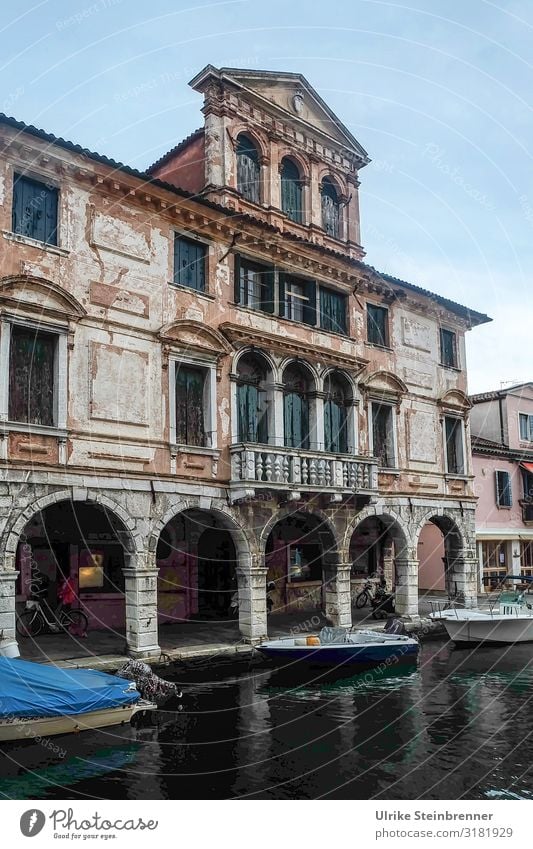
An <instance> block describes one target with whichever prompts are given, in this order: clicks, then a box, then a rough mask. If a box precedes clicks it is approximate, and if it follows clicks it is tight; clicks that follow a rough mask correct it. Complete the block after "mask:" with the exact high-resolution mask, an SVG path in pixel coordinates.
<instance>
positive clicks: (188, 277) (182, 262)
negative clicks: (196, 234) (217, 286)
mask: <svg viewBox="0 0 533 849" xmlns="http://www.w3.org/2000/svg"><path fill="white" fill-rule="evenodd" d="M206 255H207V248H206V246H205V245H202V243H201V242H195V241H193V240H192V239H185V238H184V237H183V236H178V235H176V236H175V238H174V283H177V284H178V285H179V286H187V287H188V288H189V289H196V290H197V291H198V292H204V291H205V260H206Z"/></svg>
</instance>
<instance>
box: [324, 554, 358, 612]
mask: <svg viewBox="0 0 533 849" xmlns="http://www.w3.org/2000/svg"><path fill="white" fill-rule="evenodd" d="M350 572H351V564H350V563H339V564H331V565H330V566H325V567H324V583H325V597H326V616H327V618H328V619H331V621H332V622H333V624H334V625H338V626H339V627H340V628H351V627H352V597H351V585H350Z"/></svg>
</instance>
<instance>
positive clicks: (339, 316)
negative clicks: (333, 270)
mask: <svg viewBox="0 0 533 849" xmlns="http://www.w3.org/2000/svg"><path fill="white" fill-rule="evenodd" d="M320 327H321V328H322V329H323V330H331V331H333V332H334V333H346V295H344V294H342V292H334V291H332V289H324V288H323V287H320Z"/></svg>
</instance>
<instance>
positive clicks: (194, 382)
mask: <svg viewBox="0 0 533 849" xmlns="http://www.w3.org/2000/svg"><path fill="white" fill-rule="evenodd" d="M204 384H205V372H203V371H202V370H201V369H196V368H191V367H190V366H180V365H178V364H177V365H176V442H177V443H178V444H180V445H198V446H203V445H205V441H206V440H205V428H204Z"/></svg>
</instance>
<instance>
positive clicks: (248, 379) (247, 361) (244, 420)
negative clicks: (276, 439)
mask: <svg viewBox="0 0 533 849" xmlns="http://www.w3.org/2000/svg"><path fill="white" fill-rule="evenodd" d="M265 381H266V367H265V365H264V363H263V360H262V358H261V357H259V356H257V355H255V354H252V353H249V354H244V355H243V356H242V357H241V358H240V360H239V364H238V366H237V419H238V429H239V435H238V436H239V442H259V443H265V444H266V443H267V442H268V410H267V397H266V390H265Z"/></svg>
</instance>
